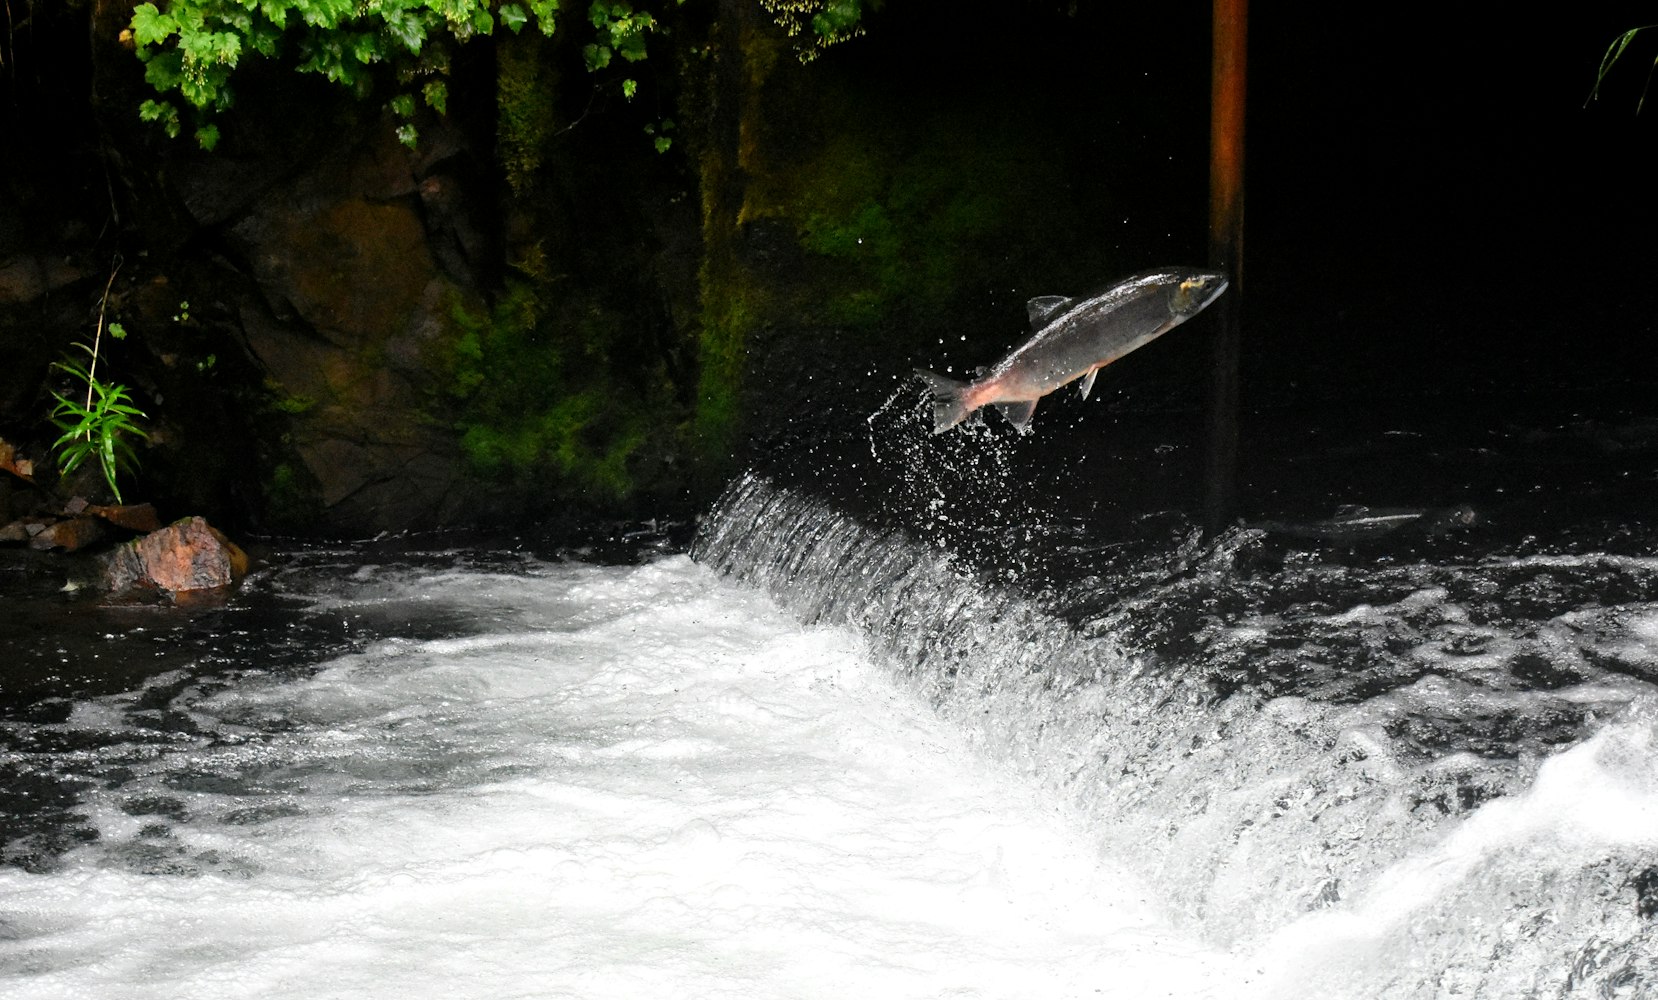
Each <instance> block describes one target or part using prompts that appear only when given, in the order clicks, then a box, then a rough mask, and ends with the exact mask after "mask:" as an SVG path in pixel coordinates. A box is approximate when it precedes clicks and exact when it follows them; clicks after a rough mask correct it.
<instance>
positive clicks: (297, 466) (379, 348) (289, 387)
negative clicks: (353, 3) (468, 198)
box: [229, 130, 478, 533]
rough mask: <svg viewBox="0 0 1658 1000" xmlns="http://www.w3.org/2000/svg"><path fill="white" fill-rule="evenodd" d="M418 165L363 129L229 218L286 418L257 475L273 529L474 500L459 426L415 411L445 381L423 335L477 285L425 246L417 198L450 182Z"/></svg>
mask: <svg viewBox="0 0 1658 1000" xmlns="http://www.w3.org/2000/svg"><path fill="white" fill-rule="evenodd" d="M422 169H423V165H422V164H421V162H420V161H419V160H418V159H417V158H416V157H415V156H413V155H412V154H409V153H407V152H406V151H403V150H402V149H401V147H398V146H397V145H396V143H395V140H394V139H393V138H392V136H391V135H390V133H389V130H385V131H384V134H381V133H377V132H370V133H368V135H367V137H366V139H365V141H364V142H362V143H360V144H358V145H356V146H355V147H349V148H347V149H344V150H339V151H336V153H335V154H334V155H333V156H332V157H330V158H327V159H324V160H323V161H321V162H319V163H318V164H316V165H315V166H314V167H313V168H312V169H311V170H309V171H306V172H303V173H300V174H299V175H297V176H296V177H294V178H292V179H291V180H289V181H287V182H284V183H283V184H279V185H277V186H276V187H274V188H273V189H272V190H271V191H269V192H268V194H267V197H264V198H261V199H260V200H259V201H258V203H257V204H256V205H254V206H253V207H252V210H251V211H250V212H249V213H248V214H247V215H245V216H243V217H241V218H240V219H239V220H238V221H236V222H235V224H234V225H232V226H231V227H230V230H229V235H230V237H231V240H232V241H233V243H234V245H235V246H236V248H237V250H238V251H239V255H240V256H241V257H242V259H243V260H245V261H246V262H247V263H248V266H249V267H250V269H251V271H252V274H253V277H254V279H255V280H256V283H257V286H258V289H259V292H260V299H261V300H262V301H252V302H246V303H244V304H243V306H242V308H241V315H240V317H239V319H240V322H241V326H242V328H243V330H244V332H245V335H246V338H247V343H248V347H249V348H250V350H251V351H252V353H253V355H254V357H255V358H256V359H257V360H258V362H259V363H260V365H261V366H262V367H263V369H264V371H265V373H266V379H267V388H268V389H269V390H270V391H271V397H272V398H271V410H272V419H273V420H281V421H284V422H286V424H287V426H288V428H289V430H288V434H287V443H288V447H289V448H290V449H291V453H290V455H289V457H288V458H287V459H286V460H282V461H279V462H278V464H277V465H276V466H275V470H276V471H275V472H273V473H272V474H271V475H270V476H267V477H266V479H267V482H266V483H265V487H266V490H267V496H266V500H267V506H268V508H269V509H268V511H267V513H268V514H269V515H270V516H271V517H272V518H273V519H274V520H275V521H276V522H277V525H276V526H278V527H309V528H311V529H313V530H316V529H320V530H324V531H329V532H336V533H338V532H345V533H357V532H375V531H384V530H399V529H402V528H411V527H426V526H431V525H434V524H443V523H453V522H455V521H459V520H464V519H466V518H467V516H468V513H469V511H470V510H471V509H472V508H473V507H474V506H475V504H476V503H477V502H478V497H477V496H476V491H474V490H472V489H471V488H470V487H469V485H468V482H467V479H466V476H465V475H464V471H463V470H462V468H461V463H460V461H459V456H460V447H459V444H458V442H457V441H456V440H455V437H454V435H453V434H452V433H451V432H449V431H448V430H447V429H446V428H443V427H441V426H434V425H433V424H432V423H431V422H429V421H428V420H426V419H425V418H424V417H423V415H422V407H423V404H424V402H425V401H426V399H427V398H428V397H429V395H430V393H431V392H432V391H433V390H434V389H435V388H436V387H437V385H438V383H439V379H440V376H439V375H438V374H437V373H434V372H432V371H430V370H429V369H428V368H427V367H426V361H425V358H426V355H427V349H428V346H429V345H430V344H432V343H434V342H436V341H438V340H440V339H441V338H443V337H445V336H447V335H448V331H449V329H450V318H449V315H448V311H449V304H450V303H451V302H452V301H454V300H455V299H456V298H457V297H462V296H466V295H468V294H470V295H473V296H474V297H475V296H476V293H475V292H469V291H467V286H468V283H469V276H467V275H456V274H453V273H451V272H449V271H447V270H446V269H445V268H444V267H443V266H442V265H441V263H440V261H439V259H438V255H437V254H436V253H434V252H433V250H432V245H433V242H434V234H433V233H432V232H431V231H430V230H429V228H428V220H427V216H426V213H425V211H424V209H425V206H424V203H423V199H425V198H427V197H432V196H436V195H441V194H442V193H443V192H444V189H445V186H446V185H449V184H452V183H453V180H452V179H450V178H448V177H446V176H444V175H443V174H442V173H441V172H433V173H431V174H429V175H428V176H427V177H425V178H422V177H421V176H419V172H420V171H421V170H422ZM284 463H286V464H284ZM306 518H309V523H299V524H296V523H294V522H304V521H305V520H306Z"/></svg>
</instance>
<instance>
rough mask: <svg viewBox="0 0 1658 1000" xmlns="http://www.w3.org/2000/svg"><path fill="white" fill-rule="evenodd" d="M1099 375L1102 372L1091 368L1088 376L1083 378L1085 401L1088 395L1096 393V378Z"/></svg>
mask: <svg viewBox="0 0 1658 1000" xmlns="http://www.w3.org/2000/svg"><path fill="white" fill-rule="evenodd" d="M1099 373H1100V370H1099V369H1098V368H1090V369H1088V374H1086V375H1084V376H1083V377H1082V398H1083V399H1087V398H1088V394H1089V393H1091V392H1093V391H1094V376H1095V375H1098V374H1099Z"/></svg>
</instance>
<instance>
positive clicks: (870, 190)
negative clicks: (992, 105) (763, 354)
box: [744, 116, 1057, 328]
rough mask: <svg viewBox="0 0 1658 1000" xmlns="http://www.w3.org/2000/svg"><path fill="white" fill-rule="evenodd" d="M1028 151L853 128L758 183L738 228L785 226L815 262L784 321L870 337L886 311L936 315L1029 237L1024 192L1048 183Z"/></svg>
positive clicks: (957, 129)
mask: <svg viewBox="0 0 1658 1000" xmlns="http://www.w3.org/2000/svg"><path fill="white" fill-rule="evenodd" d="M830 117H833V116H830ZM1037 148H1039V144H1038V143H1036V142H1035V141H1034V140H1033V139H1032V138H1031V137H1028V136H1025V135H1023V134H1021V133H1019V132H1018V131H1009V132H1004V133H1001V134H986V133H984V131H983V130H982V128H979V127H978V126H976V125H975V123H974V122H972V121H969V120H966V119H953V118H949V117H943V118H936V119H934V120H932V121H931V122H930V123H929V124H928V125H927V126H926V127H925V128H924V129H921V130H917V129H915V127H914V125H913V123H909V122H896V121H886V122H883V121H874V122H867V121H865V122H860V123H859V127H857V128H851V129H847V130H845V131H837V132H836V133H835V134H833V135H831V136H829V137H828V138H826V139H824V140H823V141H822V142H821V143H818V144H816V145H811V146H808V147H807V148H806V149H804V151H797V154H796V156H795V157H794V158H793V159H792V160H791V161H789V162H780V163H776V164H773V165H772V166H771V169H770V170H768V171H766V172H764V173H763V174H761V175H759V176H758V177H757V179H756V180H755V182H754V184H753V185H751V188H750V191H749V196H748V201H747V204H745V206H744V218H745V220H747V221H757V220H760V219H771V220H775V221H778V222H783V223H785V224H786V225H788V226H789V227H790V228H792V229H793V231H794V232H795V234H796V237H797V239H798V241H799V245H800V248H801V249H802V250H803V251H804V252H805V253H806V254H807V255H808V259H809V260H810V261H814V262H815V263H814V264H810V265H808V267H807V268H806V269H805V273H806V276H807V277H806V280H805V281H804V282H803V283H802V285H801V287H798V288H796V289H795V290H794V295H793V297H792V298H793V301H792V302H791V303H790V307H791V312H793V313H794V314H795V315H796V316H799V317H803V318H805V319H806V320H808V321H817V322H823V323H829V324H833V325H838V326H848V327H854V328H860V327H861V328H874V327H876V326H878V325H879V324H881V323H882V321H883V320H886V319H890V318H892V316H893V315H894V313H895V311H896V310H901V309H902V310H909V311H912V312H913V311H916V310H936V309H938V308H939V307H940V306H942V305H944V304H945V303H947V302H948V301H949V300H950V298H951V297H952V296H953V295H955V294H957V293H958V291H959V290H960V289H961V288H962V286H963V285H964V284H966V283H968V282H969V281H970V280H972V279H977V278H980V277H982V276H983V275H984V273H985V272H986V270H987V268H986V265H985V263H984V262H985V261H986V260H987V259H990V260H994V259H996V257H998V256H1000V255H999V254H998V253H997V248H998V247H999V246H1006V245H1010V244H1015V245H1016V241H1019V240H1029V239H1030V238H1031V233H1030V230H1031V228H1032V227H1033V226H1034V225H1036V224H1038V223H1039V220H1041V219H1043V218H1044V217H1045V213H1044V212H1043V210H1042V206H1040V205H1038V204H1035V195H1034V194H1033V192H1039V191H1042V190H1047V189H1050V186H1051V185H1052V184H1055V183H1057V178H1055V177H1054V171H1053V167H1052V166H1051V165H1049V164H1046V163H1044V162H1043V161H1042V160H1041V158H1040V157H1039V156H1038V155H1036V153H1035V152H1033V150H1035V149H1037ZM1036 238H1037V239H1040V236H1039V235H1038V236H1037V237H1036Z"/></svg>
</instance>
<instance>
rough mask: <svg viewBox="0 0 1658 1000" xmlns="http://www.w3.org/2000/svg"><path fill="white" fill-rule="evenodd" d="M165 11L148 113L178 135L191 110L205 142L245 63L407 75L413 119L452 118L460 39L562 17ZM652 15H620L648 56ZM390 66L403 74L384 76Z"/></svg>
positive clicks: (250, 0)
mask: <svg viewBox="0 0 1658 1000" xmlns="http://www.w3.org/2000/svg"><path fill="white" fill-rule="evenodd" d="M163 6H164V7H165V9H162V7H158V6H157V5H156V4H155V3H153V2H146V3H141V4H139V5H138V6H137V7H136V8H134V9H133V14H132V22H131V29H132V39H133V43H134V45H135V48H136V51H137V54H138V58H139V59H140V60H141V61H142V62H143V63H144V77H145V79H146V80H147V81H148V82H149V84H150V86H151V87H153V88H154V89H155V91H156V94H157V97H156V98H154V99H151V100H147V101H145V102H144V104H143V105H142V106H141V107H140V109H139V116H140V117H141V118H143V119H144V120H145V121H150V122H156V123H157V124H160V125H161V126H162V127H163V128H164V129H165V130H166V132H167V134H168V135H170V136H177V135H179V134H180V133H181V132H182V131H183V118H184V117H185V115H189V116H191V117H193V118H194V119H196V120H197V121H199V122H200V123H201V124H200V125H199V126H198V127H197V128H196V129H195V136H196V141H197V142H198V143H200V144H201V146H202V147H203V148H204V149H212V148H213V146H214V145H216V144H217V143H218V141H219V131H218V128H217V127H216V126H215V125H213V124H212V119H213V117H214V116H216V115H217V114H219V113H221V112H223V111H226V110H227V109H229V108H230V107H231V106H232V105H233V104H234V103H235V91H234V88H233V87H232V77H233V75H234V73H235V71H236V69H237V68H238V67H239V66H240V65H241V64H242V63H243V61H244V60H245V59H249V58H266V59H275V58H280V59H284V60H287V61H289V62H290V63H291V64H292V65H293V67H294V68H295V69H296V70H297V71H299V72H301V73H314V74H317V75H318V76H322V77H324V78H325V79H328V80H330V81H332V82H334V83H337V84H339V85H341V86H343V87H346V88H347V89H349V90H351V91H352V92H353V93H356V94H358V95H359V96H361V95H366V94H367V93H369V91H370V90H371V89H373V87H374V84H375V81H376V77H377V76H380V77H382V78H395V79H396V80H398V81H400V87H401V88H402V89H401V90H400V92H399V93H397V94H396V95H394V97H393V98H392V104H393V108H394V110H395V111H396V112H397V113H398V115H399V116H400V117H402V118H404V119H409V118H412V117H413V115H414V111H415V97H416V95H419V96H420V97H421V98H422V99H424V101H425V103H426V105H427V106H428V107H431V108H432V109H433V110H435V111H437V112H438V113H439V114H442V113H443V111H444V108H445V106H446V104H447V100H448V93H447V89H446V88H445V86H444V83H443V79H442V78H443V77H444V76H445V75H446V74H447V72H448V66H449V50H450V48H451V47H452V46H453V45H454V44H458V43H463V42H466V41H467V40H468V39H471V38H474V37H478V36H483V35H490V34H492V33H493V32H494V31H495V28H496V26H497V25H505V26H506V27H507V29H508V30H509V31H511V32H512V33H514V34H516V33H518V32H519V31H521V30H522V29H523V28H524V26H525V25H526V24H531V23H533V24H534V25H536V26H537V27H538V28H539V29H540V30H541V32H542V33H543V34H546V35H551V34H552V33H553V31H554V27H555V24H556V15H557V12H558V0H528V2H525V3H505V4H502V3H499V2H498V0H163ZM607 6H609V7H615V6H617V5H614V4H612V5H607ZM643 17H644V19H645V22H646V24H645V26H644V27H639V26H638V25H639V24H640V21H639V18H638V16H629V15H622V16H616V17H610V18H609V19H608V21H607V23H610V24H613V25H615V27H614V29H613V30H614V31H615V32H619V34H617V35H616V36H615V39H614V44H616V45H619V46H621V47H622V48H621V51H623V54H624V55H627V54H628V53H630V52H632V53H636V55H637V56H638V57H642V56H643V55H644V48H643V40H642V32H643V31H644V30H645V27H648V22H649V15H644V16H643ZM630 32H632V33H633V34H630ZM634 34H637V35H638V38H635V37H634ZM629 57H630V58H632V57H633V56H629ZM388 69H389V70H391V71H393V72H390V73H387V72H382V71H383V70H388ZM399 136H400V138H402V139H403V140H404V141H405V142H406V143H408V144H411V145H412V144H413V142H414V141H415V139H416V137H417V136H416V132H415V129H414V126H413V125H412V124H411V123H409V122H407V121H405V123H404V124H403V125H402V126H401V127H400V129H399Z"/></svg>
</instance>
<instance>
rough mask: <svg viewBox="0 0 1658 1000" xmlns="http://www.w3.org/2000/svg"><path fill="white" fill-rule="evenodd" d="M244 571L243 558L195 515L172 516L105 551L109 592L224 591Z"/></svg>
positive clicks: (181, 595) (182, 593)
mask: <svg viewBox="0 0 1658 1000" xmlns="http://www.w3.org/2000/svg"><path fill="white" fill-rule="evenodd" d="M247 571H248V557H247V554H246V553H244V552H243V551H242V550H241V549H239V548H237V547H236V545H235V544H234V543H232V542H231V541H230V540H229V539H228V538H226V537H225V536H224V535H223V534H221V533H220V532H219V531H218V530H217V529H215V528H214V527H212V526H211V525H209V524H208V523H207V521H206V520H205V519H203V518H200V517H187V518H185V519H183V520H181V521H175V522H173V523H172V524H170V525H168V526H167V527H165V528H162V529H160V530H159V531H152V532H150V533H149V534H148V535H145V536H144V537H143V538H139V539H135V540H133V541H131V542H128V543H126V544H125V545H122V546H120V547H119V548H117V549H116V550H115V551H114V552H112V553H110V554H109V556H108V557H107V560H106V562H105V565H104V583H105V586H106V587H107V588H108V589H109V591H110V592H111V593H116V594H119V593H122V592H124V591H131V590H135V589H154V590H159V591H161V592H163V593H165V594H167V595H168V596H169V597H171V598H173V599H174V600H178V599H180V598H188V597H190V596H191V595H200V594H203V593H211V592H223V591H227V590H229V589H230V588H231V587H232V586H234V585H235V584H236V582H237V581H239V580H240V579H241V578H242V577H243V576H245V575H246V574H247Z"/></svg>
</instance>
